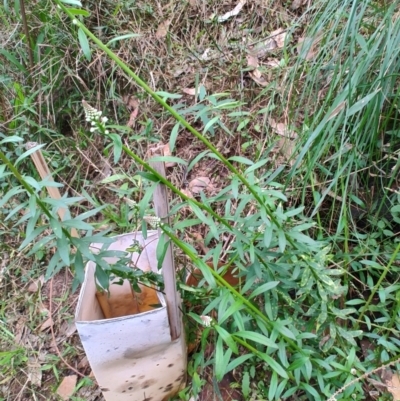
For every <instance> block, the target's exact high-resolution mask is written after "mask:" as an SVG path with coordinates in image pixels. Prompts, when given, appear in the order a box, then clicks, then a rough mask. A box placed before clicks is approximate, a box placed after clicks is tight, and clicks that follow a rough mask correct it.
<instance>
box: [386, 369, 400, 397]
mask: <svg viewBox="0 0 400 401" xmlns="http://www.w3.org/2000/svg"><path fill="white" fill-rule="evenodd" d="M386 385H387V388H388V390H389V391H390V393H391V394H392V396H393V401H400V375H399V373H394V374H393V376H392V378H391V379H390V380H387V381H386Z"/></svg>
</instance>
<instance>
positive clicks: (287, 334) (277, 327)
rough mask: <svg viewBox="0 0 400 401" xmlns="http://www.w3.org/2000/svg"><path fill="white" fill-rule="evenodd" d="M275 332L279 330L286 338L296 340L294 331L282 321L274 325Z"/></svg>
mask: <svg viewBox="0 0 400 401" xmlns="http://www.w3.org/2000/svg"><path fill="white" fill-rule="evenodd" d="M273 324H274V330H277V331H278V332H279V333H281V334H283V335H284V336H285V337H288V338H291V339H292V340H295V339H296V336H295V335H294V333H292V331H291V330H290V329H289V328H288V327H286V326H285V325H284V323H283V322H282V321H281V320H277V321H275V322H274V323H273Z"/></svg>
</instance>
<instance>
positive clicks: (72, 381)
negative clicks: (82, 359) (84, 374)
mask: <svg viewBox="0 0 400 401" xmlns="http://www.w3.org/2000/svg"><path fill="white" fill-rule="evenodd" d="M77 379H78V376H77V375H71V376H66V377H64V379H63V381H62V382H61V384H60V385H59V387H58V389H57V394H58V395H59V396H60V397H61V398H62V399H63V400H68V399H69V398H70V397H71V395H72V394H73V393H74V390H75V387H76V381H77Z"/></svg>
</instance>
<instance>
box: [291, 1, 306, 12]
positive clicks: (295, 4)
mask: <svg viewBox="0 0 400 401" xmlns="http://www.w3.org/2000/svg"><path fill="white" fill-rule="evenodd" d="M306 3H307V0H293V3H292V5H291V6H290V8H291V9H292V10H297V9H298V8H299V7H301V6H303V5H304V4H306Z"/></svg>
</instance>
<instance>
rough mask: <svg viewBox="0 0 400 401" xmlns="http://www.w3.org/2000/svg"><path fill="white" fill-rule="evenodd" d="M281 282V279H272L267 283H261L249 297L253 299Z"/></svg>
mask: <svg viewBox="0 0 400 401" xmlns="http://www.w3.org/2000/svg"><path fill="white" fill-rule="evenodd" d="M279 283H280V282H279V281H270V282H269V283H265V284H263V285H261V286H260V287H258V288H256V289H255V290H254V291H253V292H252V293H251V295H250V296H249V299H252V298H254V297H256V296H257V295H260V294H263V293H264V292H267V291H269V290H271V289H272V288H275V287H276V286H277V285H278V284H279Z"/></svg>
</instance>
